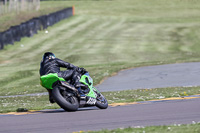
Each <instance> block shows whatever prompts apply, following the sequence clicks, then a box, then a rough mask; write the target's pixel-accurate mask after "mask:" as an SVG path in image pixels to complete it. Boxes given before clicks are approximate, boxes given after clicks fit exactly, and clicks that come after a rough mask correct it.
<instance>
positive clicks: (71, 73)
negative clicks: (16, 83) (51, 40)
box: [40, 52, 87, 103]
mask: <svg viewBox="0 0 200 133" xmlns="http://www.w3.org/2000/svg"><path fill="white" fill-rule="evenodd" d="M60 67H63V68H67V70H65V71H61V70H60ZM86 72H87V71H86V70H85V69H84V68H79V67H77V66H74V65H73V64H71V63H68V62H65V61H63V60H61V59H58V58H56V56H55V55H54V54H53V53H52V52H46V53H44V55H43V59H42V61H41V63H40V76H43V75H47V74H49V73H57V74H58V76H59V77H62V78H64V79H65V80H66V81H68V80H70V81H71V83H72V84H73V85H74V86H75V87H76V88H77V89H78V88H80V87H83V88H84V87H85V85H84V84H82V83H80V82H79V80H80V78H81V75H82V74H84V73H86ZM47 90H48V92H49V101H50V103H54V100H53V98H52V94H51V93H52V92H51V90H49V89H47ZM79 92H80V89H79ZM80 93H82V92H80Z"/></svg>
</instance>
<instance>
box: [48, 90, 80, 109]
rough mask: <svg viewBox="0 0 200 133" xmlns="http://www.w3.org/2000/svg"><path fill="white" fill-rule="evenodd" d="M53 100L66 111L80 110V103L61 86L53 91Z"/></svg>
mask: <svg viewBox="0 0 200 133" xmlns="http://www.w3.org/2000/svg"><path fill="white" fill-rule="evenodd" d="M52 96H53V99H54V100H55V101H56V103H57V104H58V105H59V106H60V107H61V108H63V109H64V110H65V111H76V110H78V107H79V103H78V100H77V98H76V97H75V96H73V95H72V94H71V93H68V92H66V91H65V90H64V89H62V87H61V86H55V87H54V88H53V90H52Z"/></svg>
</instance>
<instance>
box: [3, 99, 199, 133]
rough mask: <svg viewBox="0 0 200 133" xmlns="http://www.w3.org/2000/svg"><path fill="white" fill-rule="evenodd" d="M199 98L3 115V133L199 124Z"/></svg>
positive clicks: (58, 131)
mask: <svg viewBox="0 0 200 133" xmlns="http://www.w3.org/2000/svg"><path fill="white" fill-rule="evenodd" d="M199 105H200V98H196V99H190V100H175V101H164V102H163V101H159V102H151V103H143V104H134V105H125V106H116V107H109V108H108V109H105V110H100V109H97V108H95V107H94V108H83V109H80V110H79V111H76V112H64V111H63V110H62V109H60V110H50V111H44V112H43V113H37V114H29V115H19V116H16V115H5V116H0V118H1V121H0V126H1V128H0V132H1V133H55V132H56V133H71V132H79V131H89V130H90V131H91V130H92V131H94V130H100V129H116V128H125V127H136V126H137V127H143V126H151V125H174V124H176V125H180V124H192V123H197V122H200V111H199V109H200V106H199Z"/></svg>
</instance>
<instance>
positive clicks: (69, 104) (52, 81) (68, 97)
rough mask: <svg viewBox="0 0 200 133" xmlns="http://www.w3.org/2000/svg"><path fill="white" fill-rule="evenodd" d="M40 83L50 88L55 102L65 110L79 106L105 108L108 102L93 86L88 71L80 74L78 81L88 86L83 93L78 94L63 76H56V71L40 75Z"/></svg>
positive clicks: (72, 109)
mask: <svg viewBox="0 0 200 133" xmlns="http://www.w3.org/2000/svg"><path fill="white" fill-rule="evenodd" d="M40 81H41V85H42V86H43V87H45V88H46V89H51V90H52V96H53V99H54V100H55V102H56V103H57V104H58V105H59V106H60V107H61V108H63V109H64V110H66V111H76V110H78V108H81V107H89V106H97V107H98V108H100V109H106V108H107V107H108V102H107V100H106V98H105V97H104V96H103V95H102V94H101V93H100V92H99V91H98V90H97V89H96V88H95V87H94V86H93V79H92V78H91V77H90V75H89V73H85V74H84V75H82V76H81V79H80V82H81V83H83V84H85V85H86V86H87V87H88V88H84V89H83V88H80V89H83V90H84V91H86V90H87V92H86V93H85V95H80V94H79V91H78V89H76V88H75V87H74V86H73V85H71V84H70V83H69V82H67V81H65V79H64V78H61V77H58V74H57V73H50V74H48V75H43V76H41V77H40Z"/></svg>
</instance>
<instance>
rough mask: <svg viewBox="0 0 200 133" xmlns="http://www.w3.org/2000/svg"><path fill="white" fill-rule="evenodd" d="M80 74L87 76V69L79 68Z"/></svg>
mask: <svg viewBox="0 0 200 133" xmlns="http://www.w3.org/2000/svg"><path fill="white" fill-rule="evenodd" d="M78 72H80V73H81V74H85V73H86V72H87V71H86V70H85V68H82V67H81V68H78Z"/></svg>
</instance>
